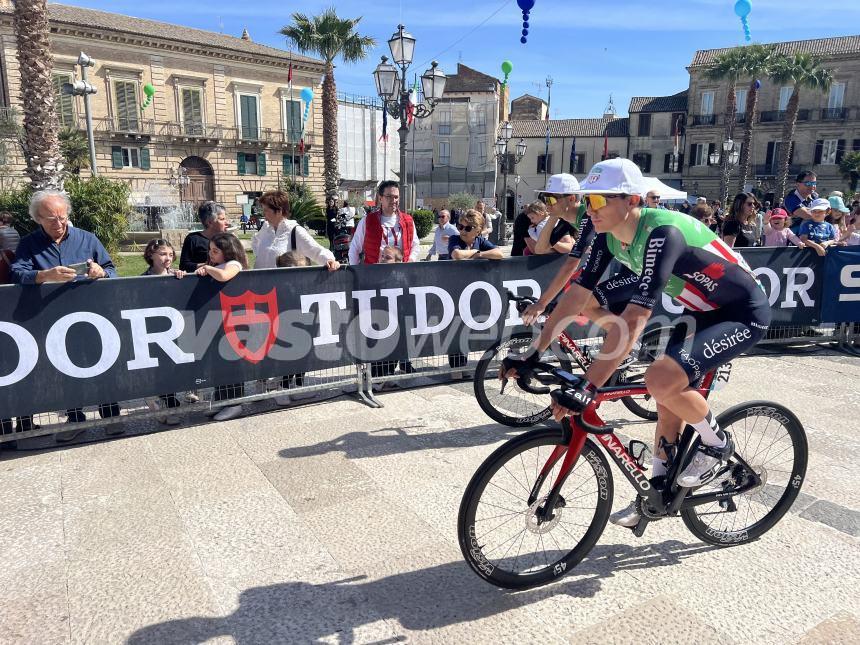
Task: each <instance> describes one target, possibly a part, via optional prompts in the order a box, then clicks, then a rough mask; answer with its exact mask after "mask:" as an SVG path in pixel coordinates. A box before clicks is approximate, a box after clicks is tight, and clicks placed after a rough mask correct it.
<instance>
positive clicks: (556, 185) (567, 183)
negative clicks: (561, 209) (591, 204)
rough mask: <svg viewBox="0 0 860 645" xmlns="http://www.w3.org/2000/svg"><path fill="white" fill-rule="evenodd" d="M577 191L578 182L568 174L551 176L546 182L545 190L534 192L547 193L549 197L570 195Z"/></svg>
mask: <svg viewBox="0 0 860 645" xmlns="http://www.w3.org/2000/svg"><path fill="white" fill-rule="evenodd" d="M578 190H579V182H578V181H577V180H576V177H574V176H573V175H569V174H568V173H561V174H558V175H552V176H551V177H550V178H549V179H548V180H547V182H546V188H544V189H543V190H535V192H536V193H547V194H549V195H572V194H573V193H575V192H577V191H578Z"/></svg>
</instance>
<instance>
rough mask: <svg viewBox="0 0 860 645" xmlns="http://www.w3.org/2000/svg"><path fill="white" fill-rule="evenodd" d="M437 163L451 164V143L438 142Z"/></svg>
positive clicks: (442, 164)
mask: <svg viewBox="0 0 860 645" xmlns="http://www.w3.org/2000/svg"><path fill="white" fill-rule="evenodd" d="M439 165H440V166H449V165H451V144H450V143H448V142H447V141H440V142H439Z"/></svg>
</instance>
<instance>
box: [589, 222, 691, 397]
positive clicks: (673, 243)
mask: <svg viewBox="0 0 860 645" xmlns="http://www.w3.org/2000/svg"><path fill="white" fill-rule="evenodd" d="M598 239H599V238H598ZM595 247H597V243H596V242H595ZM686 249H687V242H686V241H685V240H684V236H683V234H682V233H681V231H679V230H678V229H677V228H675V227H674V226H658V227H657V228H655V229H654V230H653V231H652V232H651V234H650V235H649V236H648V240H647V241H646V243H645V258H644V259H643V269H642V274H641V275H640V276H639V282H638V283H637V286H636V292H635V293H634V294H633V296H632V297H631V298H630V302H629V303H628V304H627V307H626V308H625V309H624V311H623V312H622V313H621V316H620V317H619V318H620V320H619V324H615V325H611V326H610V327H609V330H608V331H607V333H606V338H605V339H604V340H603V347H602V349H601V351H600V355H599V356H598V358H597V360H596V361H595V362H594V363H592V364H591V367H589V368H588V370H587V371H586V374H585V376H586V378H587V379H588V381H589V382H590V383H593V384H594V385H596V386H597V387H602V386H603V385H604V384H605V383H606V381H608V380H609V377H611V376H612V374H613V373H614V372H615V370H616V369H618V366H619V365H620V364H621V361H622V360H624V358H626V357H627V355H628V354H629V353H630V350H632V349H633V345H634V343H635V342H636V339H637V338H639V336H640V335H641V334H642V331H643V330H644V329H645V324H646V323H647V322H648V319H649V318H651V314H652V312H653V310H654V307H656V306H657V303H658V302H659V301H660V296H661V294H662V292H663V289H664V288H665V286H666V283H667V282H668V281H669V278H670V277H672V269H674V267H675V263H676V262H677V261H678V259H679V258H680V257H681V255H682V254H683V253H684V251H686ZM592 252H593V251H592ZM583 273H584V272H583Z"/></svg>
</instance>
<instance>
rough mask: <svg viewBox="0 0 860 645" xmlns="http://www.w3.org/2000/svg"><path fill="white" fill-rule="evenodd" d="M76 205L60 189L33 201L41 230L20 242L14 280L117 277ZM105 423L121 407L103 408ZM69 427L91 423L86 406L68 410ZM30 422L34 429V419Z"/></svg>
mask: <svg viewBox="0 0 860 645" xmlns="http://www.w3.org/2000/svg"><path fill="white" fill-rule="evenodd" d="M71 214H72V203H71V202H70V201H69V197H68V195H66V193H63V192H60V191H57V190H40V191H38V192H36V193H33V196H32V197H31V198H30V217H32V218H33V219H34V220H35V221H36V223H37V224H39V228H38V229H36V230H35V231H33V232H32V233H30V234H29V235H28V236H26V237H25V238H23V239H22V240H21V242H20V243H19V244H18V249H17V251H16V253H15V261H14V262H13V263H12V266H11V267H10V274H11V278H12V281H13V282H16V283H18V284H45V283H48V282H71V281H72V280H76V279H86V278H89V279H91V280H98V279H99V278H115V277H116V268H115V267H114V264H113V261H112V260H111V257H110V255H108V252H107V251H106V250H105V247H104V246H103V245H102V243H101V242H100V241H99V239H98V238H97V237H96V236H95V235H93V234H92V233H90V232H88V231H84V230H81V229H79V228H77V227H74V226H72V225H71V224H70V223H69V216H70V215H71ZM98 410H99V416H100V417H101V418H103V419H105V418H108V417H118V416H119V414H120V411H119V405H118V404H117V403H101V404H99V408H98ZM66 414H67V415H68V422H69V423H83V422H85V421H86V420H87V418H86V415H85V414H84V412H83V410H82V409H81V408H72V409H70V410H67V411H66ZM27 419H29V423H30V426H31V427H32V418H31V417H27ZM84 430H85V428H76V429H74V430H68V431H66V432H60V433H58V434H57V441H58V442H66V441H71V440H72V439H74V438H75V437H77V436H78V435H79V434H80V433H82V432H83V431H84ZM123 432H125V429H124V428H123V427H122V426H117V425H114V426H107V427H106V428H105V434H107V435H117V434H122V433H123Z"/></svg>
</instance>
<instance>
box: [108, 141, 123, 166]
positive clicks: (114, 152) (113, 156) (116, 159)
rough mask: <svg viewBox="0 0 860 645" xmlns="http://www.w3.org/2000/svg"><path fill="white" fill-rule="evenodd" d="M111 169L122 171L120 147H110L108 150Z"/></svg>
mask: <svg viewBox="0 0 860 645" xmlns="http://www.w3.org/2000/svg"><path fill="white" fill-rule="evenodd" d="M110 160H111V167H113V169H114V170H122V147H120V146H111V148H110Z"/></svg>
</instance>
